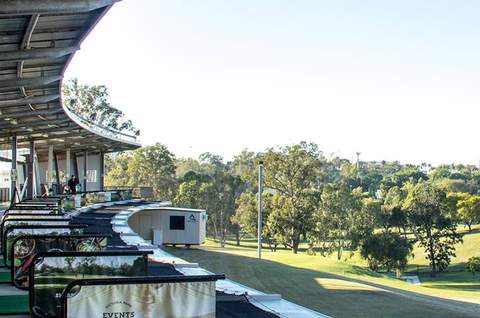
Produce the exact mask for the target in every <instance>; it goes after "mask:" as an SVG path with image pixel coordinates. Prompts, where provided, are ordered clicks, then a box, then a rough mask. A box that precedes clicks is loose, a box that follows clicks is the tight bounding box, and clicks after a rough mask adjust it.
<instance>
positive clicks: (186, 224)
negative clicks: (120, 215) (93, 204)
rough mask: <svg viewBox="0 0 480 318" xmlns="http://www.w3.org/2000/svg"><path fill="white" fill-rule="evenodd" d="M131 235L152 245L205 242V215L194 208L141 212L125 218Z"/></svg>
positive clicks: (160, 208) (168, 208) (205, 213)
mask: <svg viewBox="0 0 480 318" xmlns="http://www.w3.org/2000/svg"><path fill="white" fill-rule="evenodd" d="M128 224H129V226H130V227H131V228H132V230H133V231H134V232H136V233H137V234H138V235H140V236H141V237H142V238H143V239H145V240H150V241H152V243H153V244H155V245H187V246H189V245H200V244H203V243H205V235H206V228H207V212H206V211H205V210H197V209H183V208H174V207H158V208H151V209H145V210H141V211H139V212H137V213H135V214H133V215H132V216H131V217H130V218H129V219H128Z"/></svg>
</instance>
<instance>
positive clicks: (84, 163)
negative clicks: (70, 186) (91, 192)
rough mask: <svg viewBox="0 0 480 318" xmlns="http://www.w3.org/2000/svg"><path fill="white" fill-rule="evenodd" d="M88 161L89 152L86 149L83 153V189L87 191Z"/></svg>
mask: <svg viewBox="0 0 480 318" xmlns="http://www.w3.org/2000/svg"><path fill="white" fill-rule="evenodd" d="M87 161H88V154H87V152H86V151H85V152H84V153H83V191H87Z"/></svg>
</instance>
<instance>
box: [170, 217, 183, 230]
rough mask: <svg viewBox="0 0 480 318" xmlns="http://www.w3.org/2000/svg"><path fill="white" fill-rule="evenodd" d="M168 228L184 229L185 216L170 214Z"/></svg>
mask: <svg viewBox="0 0 480 318" xmlns="http://www.w3.org/2000/svg"><path fill="white" fill-rule="evenodd" d="M170 230H185V216H179V215H171V216H170Z"/></svg>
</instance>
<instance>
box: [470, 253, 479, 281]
mask: <svg viewBox="0 0 480 318" xmlns="http://www.w3.org/2000/svg"><path fill="white" fill-rule="evenodd" d="M467 271H468V272H471V273H472V275H473V277H475V273H476V272H480V257H479V256H472V257H470V258H469V259H468V262H467Z"/></svg>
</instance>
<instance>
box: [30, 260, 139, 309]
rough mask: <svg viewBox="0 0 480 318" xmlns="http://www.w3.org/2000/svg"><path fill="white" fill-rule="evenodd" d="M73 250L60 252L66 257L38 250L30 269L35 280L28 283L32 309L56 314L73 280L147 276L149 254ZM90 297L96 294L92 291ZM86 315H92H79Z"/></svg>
mask: <svg viewBox="0 0 480 318" xmlns="http://www.w3.org/2000/svg"><path fill="white" fill-rule="evenodd" d="M76 253H77V252H72V253H68V252H65V253H63V254H64V255H69V256H47V255H46V254H45V255H44V254H42V253H40V254H38V255H37V256H35V257H34V259H33V264H34V265H32V266H33V268H31V269H30V270H32V269H33V280H34V281H33V283H32V282H30V288H33V290H30V297H31V298H30V300H31V305H32V309H35V310H37V311H38V312H44V313H47V314H49V315H51V316H54V315H57V314H58V313H57V310H58V308H59V306H60V296H61V294H62V292H63V290H64V289H65V287H67V285H68V284H69V283H70V282H71V281H73V280H77V279H97V278H111V277H117V278H120V277H135V276H146V275H147V256H146V255H147V254H148V253H145V252H140V251H135V252H129V253H127V252H118V255H111V254H110V255H103V254H102V252H91V253H88V255H91V256H83V255H85V254H76ZM112 253H114V252H112ZM142 253H145V254H142ZM59 254H62V253H59ZM122 254H125V255H122ZM90 296H93V297H97V296H96V295H94V294H92V295H90ZM87 317H92V318H93V317H94V316H82V318H87ZM100 317H101V316H100ZM117 318H118V317H117ZM124 318H126V317H124Z"/></svg>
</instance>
